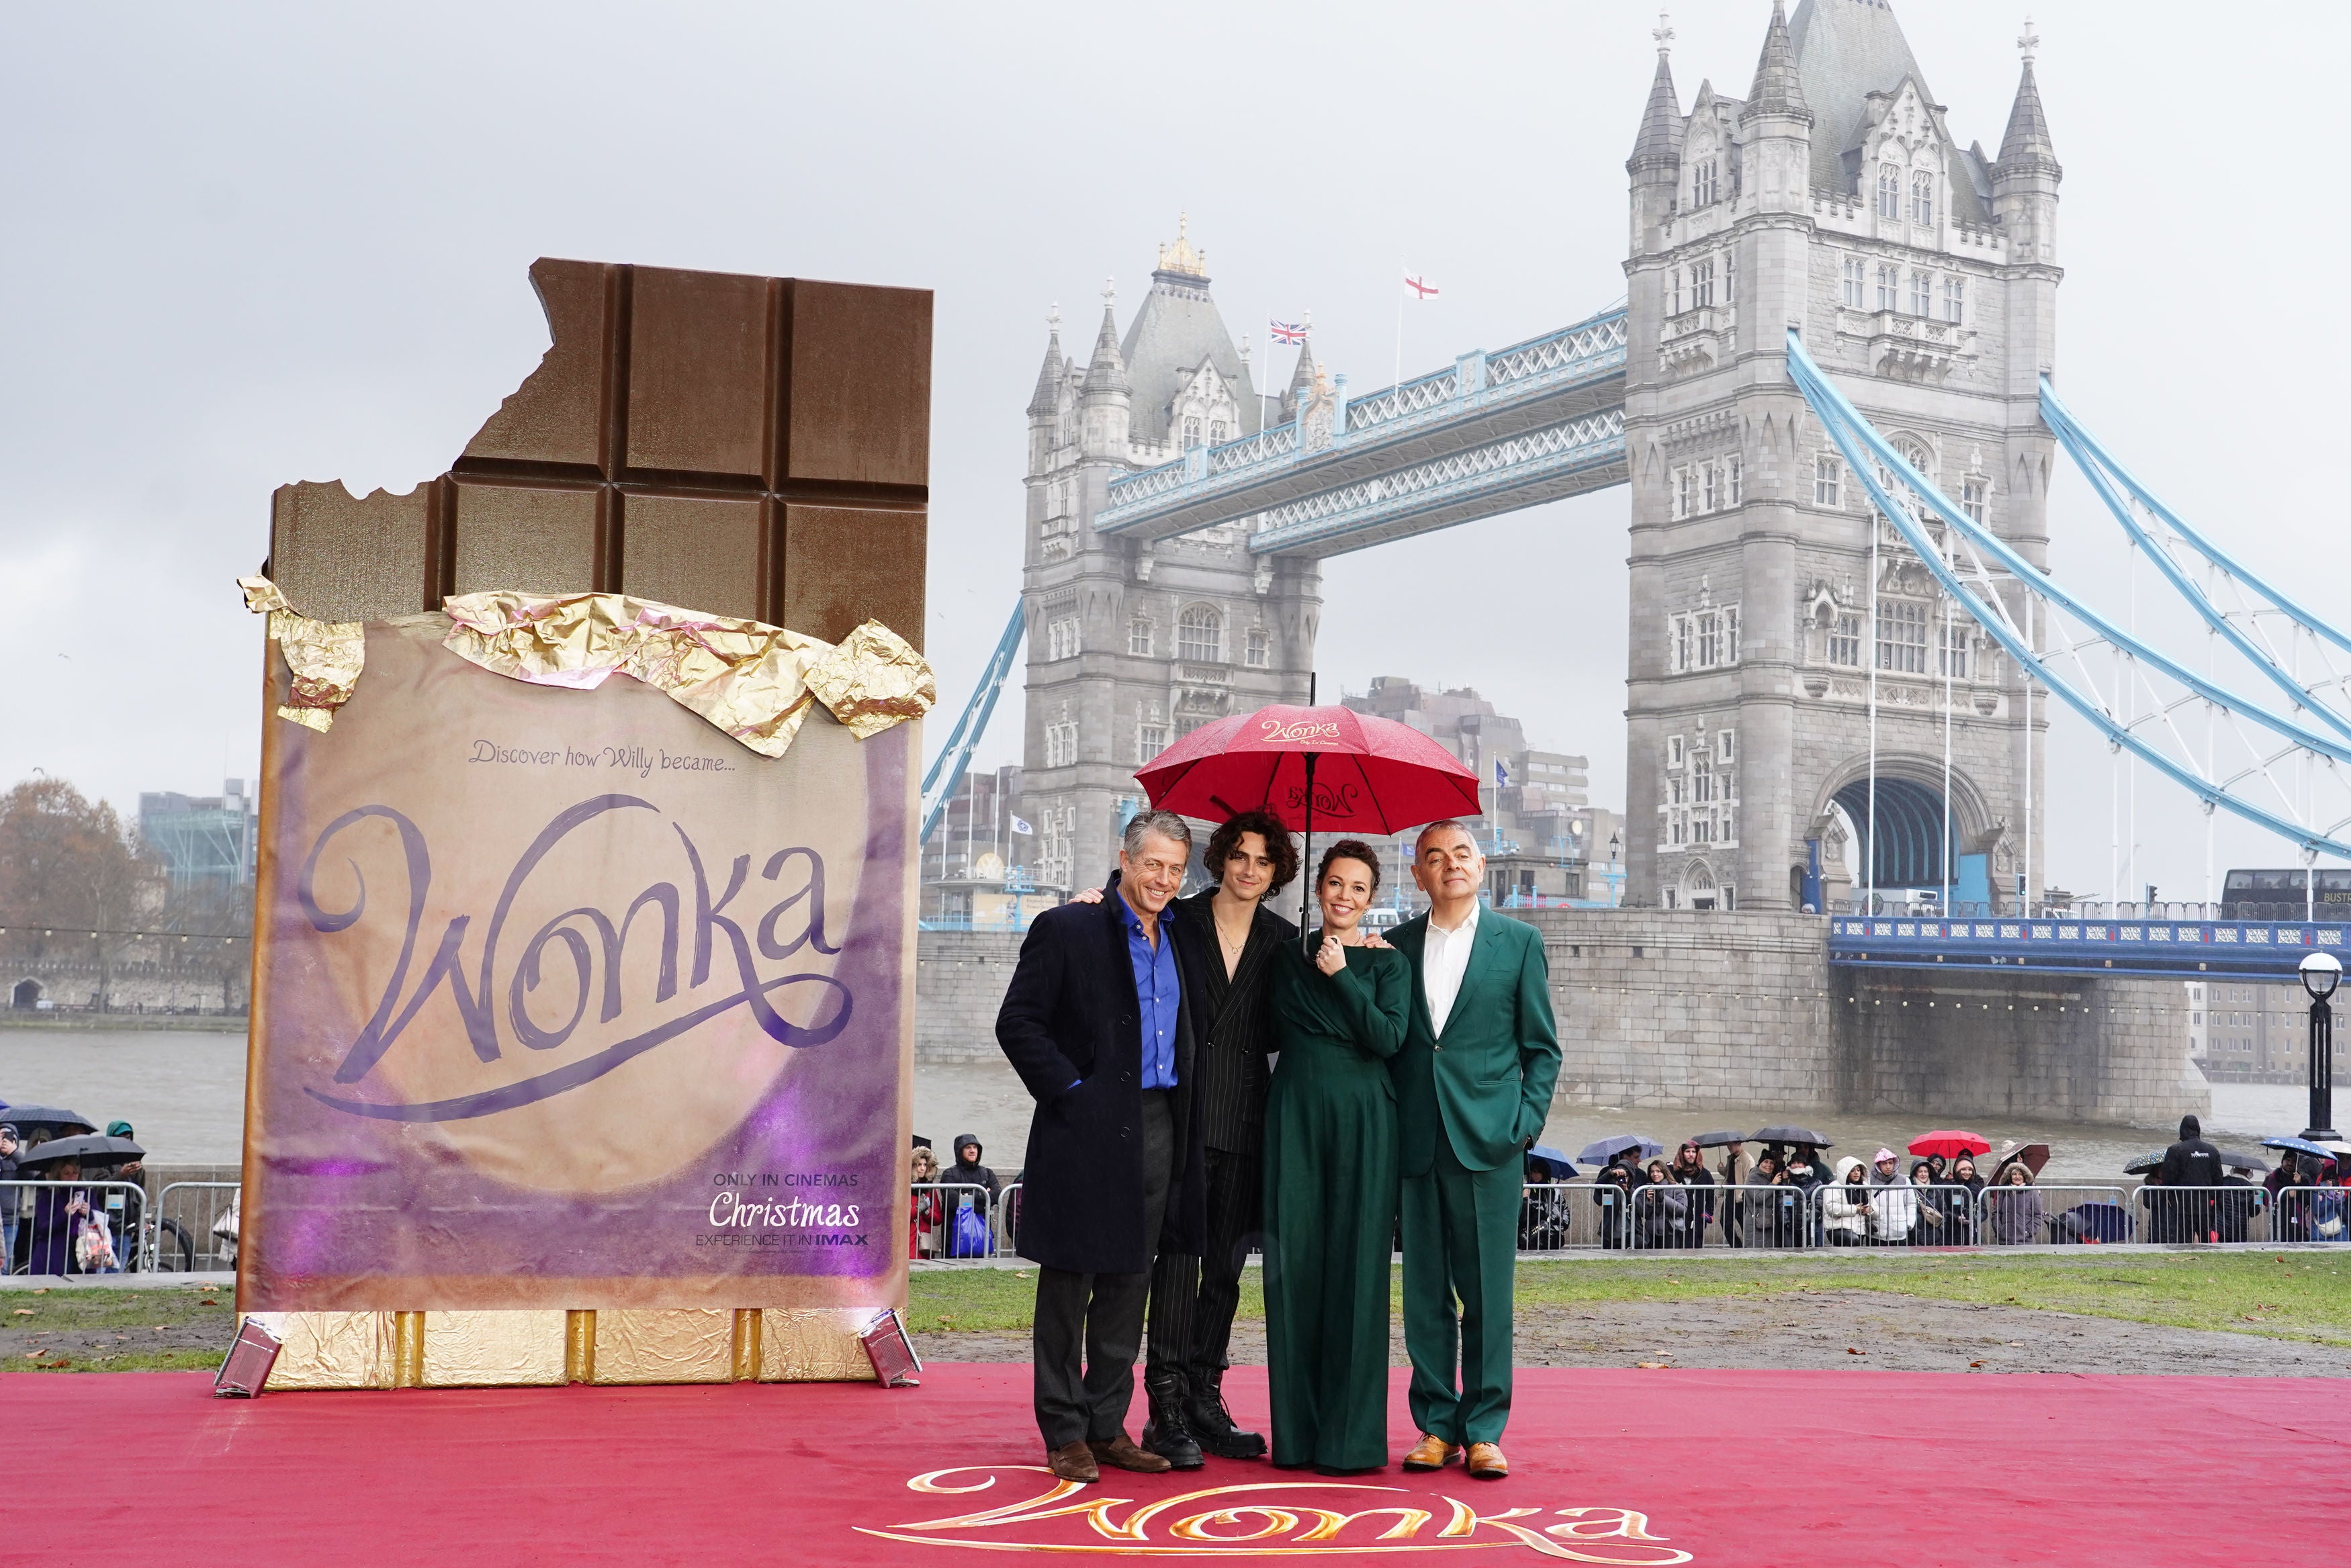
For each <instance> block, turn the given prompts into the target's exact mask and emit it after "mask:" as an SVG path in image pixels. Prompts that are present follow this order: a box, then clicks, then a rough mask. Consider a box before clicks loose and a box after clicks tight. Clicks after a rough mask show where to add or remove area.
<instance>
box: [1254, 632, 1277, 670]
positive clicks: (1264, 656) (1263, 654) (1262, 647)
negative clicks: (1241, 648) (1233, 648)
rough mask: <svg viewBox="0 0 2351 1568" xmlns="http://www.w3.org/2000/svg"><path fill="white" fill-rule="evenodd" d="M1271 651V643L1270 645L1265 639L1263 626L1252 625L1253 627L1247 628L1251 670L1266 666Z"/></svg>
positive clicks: (1261, 668)
mask: <svg viewBox="0 0 2351 1568" xmlns="http://www.w3.org/2000/svg"><path fill="white" fill-rule="evenodd" d="M1271 652H1272V645H1271V644H1270V642H1269V641H1268V640H1267V639H1266V635H1265V628H1263V627H1261V626H1253V627H1251V628H1249V668H1250V669H1252V670H1263V669H1264V668H1265V667H1266V664H1267V662H1268V660H1269V658H1270V655H1271Z"/></svg>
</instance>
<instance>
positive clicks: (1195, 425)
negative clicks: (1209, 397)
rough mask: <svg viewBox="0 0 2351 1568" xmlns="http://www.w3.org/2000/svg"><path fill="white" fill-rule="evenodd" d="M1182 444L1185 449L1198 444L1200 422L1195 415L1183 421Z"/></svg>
mask: <svg viewBox="0 0 2351 1568" xmlns="http://www.w3.org/2000/svg"><path fill="white" fill-rule="evenodd" d="M1184 444H1185V445H1186V446H1187V447H1195V446H1197V445H1199V444H1200V421H1199V417H1198V416H1197V415H1191V416H1188V417H1186V419H1185V421H1184Z"/></svg>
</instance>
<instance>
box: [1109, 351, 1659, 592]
mask: <svg viewBox="0 0 2351 1568" xmlns="http://www.w3.org/2000/svg"><path fill="white" fill-rule="evenodd" d="M1626 340H1627V337H1626V318H1625V310H1624V309H1623V308H1622V307H1621V306H1620V307H1618V308H1615V309H1613V310H1607V311H1603V312H1602V313H1601V314H1599V315H1598V316H1594V317H1592V318H1590V319H1589V320H1586V321H1580V322H1578V323H1576V324H1575V325H1574V326H1573V327H1562V329H1560V330H1559V331H1557V332H1552V333H1549V334H1546V335H1545V336H1543V337H1535V338H1530V339H1529V340H1528V341H1526V342H1524V343H1519V344H1514V345H1512V346H1511V347H1510V348H1503V349H1499V350H1497V351H1496V352H1494V353H1491V354H1489V353H1485V352H1483V351H1479V352H1475V353H1469V354H1464V355H1462V356H1461V357H1460V358H1458V359H1456V360H1455V361H1454V363H1453V364H1452V365H1451V366H1450V367H1448V368H1447V369H1443V370H1439V371H1437V372H1436V373H1435V374H1433V375H1428V376H1423V377H1421V378H1419V379H1416V380H1411V381H1405V382H1404V383H1402V384H1401V385H1398V386H1394V387H1389V388H1386V389H1383V390H1380V391H1376V392H1372V393H1368V394H1366V395H1364V396H1363V397H1360V398H1350V397H1349V396H1348V395H1347V389H1346V378H1345V377H1340V378H1338V379H1337V381H1336V383H1335V384H1334V386H1333V387H1332V388H1331V389H1329V390H1328V391H1327V392H1324V393H1322V394H1321V395H1319V396H1316V395H1309V396H1307V397H1306V399H1305V402H1304V407H1303V408H1302V410H1301V413H1300V415H1299V417H1298V418H1296V419H1293V420H1291V421H1289V422H1288V423H1286V424H1280V425H1276V426H1274V427H1272V428H1271V429H1270V430H1266V431H1260V432H1259V433H1258V434H1256V435H1252V436H1245V437H1243V438H1242V439H1240V440H1239V441H1227V442H1225V443H1224V444H1223V445H1221V446H1210V447H1195V448H1193V449H1192V450H1191V451H1190V452H1186V453H1185V454H1184V455H1183V456H1182V457H1181V458H1178V459H1177V460H1175V462H1167V463H1162V464H1161V465H1160V466H1159V467H1157V468H1150V469H1144V471H1142V472H1139V473H1132V474H1128V475H1125V476H1124V477H1123V478H1119V479H1115V480H1113V481H1112V482H1111V484H1110V494H1109V497H1108V500H1107V503H1106V504H1105V505H1104V506H1103V508H1102V511H1101V512H1100V513H1099V514H1096V516H1095V519H1094V527H1095V529H1096V530H1097V531H1098V532H1100V533H1102V534H1115V535H1125V536H1127V537H1130V538H1136V539H1165V538H1172V537H1174V536H1175V535H1180V534H1192V533H1197V532H1198V531H1199V530H1201V529H1203V528H1212V527H1216V526H1217V525H1219V524H1229V523H1239V522H1243V521H1246V520H1249V519H1255V522H1254V524H1253V525H1252V527H1251V529H1250V534H1249V548H1250V550H1251V551H1252V552H1253V553H1255V554H1257V555H1260V556H1336V555H1342V554H1344V553H1345V552H1347V551H1350V550H1361V549H1364V548H1367V547H1369V546H1371V545H1378V544H1384V543H1385V542H1386V541H1388V540H1390V539H1398V538H1403V537H1405V536H1406V535H1413V534H1425V533H1428V532H1430V531H1432V530H1434V529H1437V528H1447V527H1450V526H1452V525H1453V524H1456V523H1468V522H1470V521H1473V520H1474V519H1477V518H1480V517H1490V516H1494V515H1496V514H1499V513H1504V512H1513V511H1517V510H1518V509H1519V508H1520V507H1525V506H1539V505H1541V504H1543V503H1544V502H1547V501H1557V500H1561V499H1562V498H1563V497H1566V496H1570V495H1580V494H1583V493H1584V492H1586V491H1591V490H1604V489H1606V488H1607V487H1608V486H1610V485H1614V484H1622V483H1625V478H1626V471H1625V347H1626Z"/></svg>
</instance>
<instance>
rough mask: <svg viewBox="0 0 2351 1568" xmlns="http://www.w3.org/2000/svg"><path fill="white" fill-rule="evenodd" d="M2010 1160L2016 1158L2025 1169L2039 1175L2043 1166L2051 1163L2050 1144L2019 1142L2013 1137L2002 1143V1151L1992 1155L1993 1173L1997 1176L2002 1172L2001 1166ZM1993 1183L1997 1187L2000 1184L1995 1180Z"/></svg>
mask: <svg viewBox="0 0 2351 1568" xmlns="http://www.w3.org/2000/svg"><path fill="white" fill-rule="evenodd" d="M2010 1160H2015V1161H2016V1162H2017V1163H2019V1164H2021V1165H2022V1166H2023V1167H2024V1168H2025V1169H2027V1170H2029V1171H2031V1172H2032V1174H2033V1175H2035V1176H2038V1175H2040V1174H2041V1168H2042V1167H2043V1166H2044V1165H2047V1164H2048V1163H2049V1146H2048V1145H2047V1144H2045V1143H2019V1142H2018V1141H2017V1140H2016V1139H2014V1138H2011V1139H2009V1140H2008V1141H2007V1142H2006V1143H2004V1144H2002V1145H2001V1146H2000V1153H1999V1154H1997V1155H1995V1156H1993V1157H1992V1162H1991V1168H1992V1174H1993V1175H1994V1176H1995V1177H1997V1176H1998V1175H1999V1174H2000V1168H2001V1166H2003V1165H2006V1164H2007V1163H2008V1162H2009V1161H2010ZM1992 1185H1993V1186H1995V1187H1997V1186H1998V1185H2000V1184H1999V1182H1998V1181H1997V1180H1995V1181H1994V1182H1993V1183H1992Z"/></svg>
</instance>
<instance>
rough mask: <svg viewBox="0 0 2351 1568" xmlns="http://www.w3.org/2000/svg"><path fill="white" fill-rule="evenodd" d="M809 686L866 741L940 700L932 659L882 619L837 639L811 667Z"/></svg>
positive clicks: (870, 622) (925, 711)
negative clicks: (829, 649) (828, 650)
mask: <svg viewBox="0 0 2351 1568" xmlns="http://www.w3.org/2000/svg"><path fill="white" fill-rule="evenodd" d="M808 685H809V690H810V691H813V692H815V693H816V700H817V701H820V702H821V703H823V704H824V705H825V706H826V707H827V708H829V709H831V711H832V716H833V717H834V718H836V719H838V720H840V721H841V722H842V723H843V724H846V725H847V726H849V732H850V733H851V734H852V735H855V736H856V737H857V738H858V739H859V740H861V741H862V740H864V739H866V738H867V737H868V736H872V735H878V734H880V733H881V732H883V731H884V730H886V729H888V728H889V727H890V726H891V725H893V724H896V723H900V722H904V721H905V720H908V719H919V718H921V717H922V716H923V715H924V714H925V713H927V712H929V711H931V704H932V703H934V702H935V701H938V700H939V691H938V685H937V683H936V682H935V680H933V679H932V677H931V666H930V662H929V660H927V659H925V658H924V657H923V656H922V655H921V654H919V653H917V652H915V651H914V647H913V645H911V644H910V643H908V642H907V641H906V639H904V638H903V637H900V636H899V635H898V634H897V633H896V632H894V631H892V630H891V629H890V628H888V627H886V626H883V624H882V623H881V622H880V621H878V620H869V621H867V622H866V623H865V624H864V625H862V626H861V627H859V628H857V629H856V630H855V631H852V632H851V633H850V634H849V635H848V636H847V637H845V638H843V639H841V641H839V642H837V643H835V644H834V645H833V646H832V649H831V651H830V652H828V653H826V654H825V656H824V657H823V658H821V659H818V660H817V661H816V665H815V667H814V668H813V669H811V670H810V671H809V672H808Z"/></svg>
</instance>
